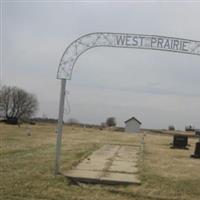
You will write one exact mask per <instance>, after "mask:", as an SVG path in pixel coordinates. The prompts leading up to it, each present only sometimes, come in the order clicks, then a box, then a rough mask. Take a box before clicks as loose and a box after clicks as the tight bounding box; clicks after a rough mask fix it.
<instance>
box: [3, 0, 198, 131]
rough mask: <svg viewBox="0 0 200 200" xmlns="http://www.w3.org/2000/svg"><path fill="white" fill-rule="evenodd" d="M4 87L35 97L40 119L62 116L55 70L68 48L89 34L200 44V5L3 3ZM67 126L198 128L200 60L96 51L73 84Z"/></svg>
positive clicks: (133, 51)
mask: <svg viewBox="0 0 200 200" xmlns="http://www.w3.org/2000/svg"><path fill="white" fill-rule="evenodd" d="M2 9H3V20H2V21H3V24H2V25H3V26H2V27H3V29H2V31H3V41H2V42H1V44H3V65H2V68H3V69H2V83H3V84H6V85H15V86H18V87H21V88H24V89H25V90H27V91H29V92H31V93H34V94H36V95H37V97H38V100H39V103H40V109H39V111H38V113H37V116H43V115H46V116H48V117H54V118H57V115H58V102H59V91H60V81H59V80H57V79H56V72H57V68H58V64H59V61H60V58H61V56H62V53H63V52H64V50H65V49H66V47H67V46H68V45H69V44H70V43H71V42H72V41H74V40H75V39H77V38H78V37H80V36H81V35H84V34H87V33H91V32H117V33H118V32H122V33H139V34H155V35H163V36H171V37H179V38H186V39H193V40H200V26H199V19H200V12H199V11H200V1H199V2H193V3H192V2H191V1H190V3H189V2H188V3H187V2H185V3H184V2H181V1H177V2H176V3H170V2H169V1H168V2H165V3H159V2H157V3H155V2H154V3H152V2H149V3H148V2H147V1H145V2H141V3H137V2H130V1H129V2H122V1H121V2H116V1H115V2H114V1H113V2H112V1H110V2H106V1H104V2H103V1H101V2H100V1H99V2H94V1H93V2H83V1H82V2H80V1H79V2H75V3H74V2H67V1H65V2H64V1H60V2H56V1H55V2H54V3H53V2H45V1H42V2H39V1H32V2H31V1H24V2H23V1H17V0H15V1H9V0H7V1H3V7H2ZM67 84H68V85H67V87H68V91H69V101H70V107H71V112H70V114H69V115H65V120H67V119H69V118H76V119H78V120H79V121H80V122H86V123H96V124H100V123H101V122H103V121H105V120H106V118H107V117H110V116H114V117H116V119H117V122H118V125H120V126H123V125H124V121H125V120H127V119H128V118H129V117H132V116H135V117H136V118H138V119H139V120H140V121H141V122H142V127H144V128H167V127H168V125H169V124H173V125H175V127H176V128H178V129H183V128H184V127H185V125H188V124H193V125H195V126H196V127H198V128H200V120H199V119H200V89H199V85H200V57H199V56H193V55H186V54H178V53H171V52H160V51H151V50H138V49H120V48H106V47H104V48H103V47H101V48H94V49H91V50H89V51H87V52H86V53H85V54H83V55H82V56H81V57H80V58H79V60H78V61H77V63H76V65H75V68H74V71H73V76H72V80H71V81H69V82H68V83H67Z"/></svg>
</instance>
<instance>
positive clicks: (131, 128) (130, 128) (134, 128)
mask: <svg viewBox="0 0 200 200" xmlns="http://www.w3.org/2000/svg"><path fill="white" fill-rule="evenodd" d="M124 123H125V132H127V133H138V132H140V126H141V124H142V123H141V122H140V121H139V120H138V119H136V118H135V117H131V118H130V119H128V120H126V121H125V122H124Z"/></svg>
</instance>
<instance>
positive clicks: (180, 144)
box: [171, 135, 188, 149]
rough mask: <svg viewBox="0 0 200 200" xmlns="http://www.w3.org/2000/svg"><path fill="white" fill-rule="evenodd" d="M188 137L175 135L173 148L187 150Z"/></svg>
mask: <svg viewBox="0 0 200 200" xmlns="http://www.w3.org/2000/svg"><path fill="white" fill-rule="evenodd" d="M187 146H188V136H186V135H174V139H173V146H172V147H171V148H178V149H187Z"/></svg>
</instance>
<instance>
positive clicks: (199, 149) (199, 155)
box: [191, 142, 200, 158]
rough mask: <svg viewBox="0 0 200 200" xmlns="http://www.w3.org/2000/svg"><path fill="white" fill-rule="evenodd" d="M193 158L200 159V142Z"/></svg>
mask: <svg viewBox="0 0 200 200" xmlns="http://www.w3.org/2000/svg"><path fill="white" fill-rule="evenodd" d="M191 157H192V158H200V142H197V143H196V148H195V151H194V155H191Z"/></svg>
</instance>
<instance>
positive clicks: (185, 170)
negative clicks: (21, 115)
mask: <svg viewBox="0 0 200 200" xmlns="http://www.w3.org/2000/svg"><path fill="white" fill-rule="evenodd" d="M29 128H30V129H31V136H28V135H27V125H23V126H21V127H20V128H18V127H16V126H9V125H4V124H0V136H1V144H0V148H1V160H0V161H1V177H0V190H1V193H0V195H1V197H0V199H2V200H36V199H38V200H65V199H69V200H78V199H80V200H97V199H106V200H131V199H138V200H174V199H177V200H182V199H185V200H199V199H200V171H199V169H200V160H198V159H191V158H190V155H191V154H192V153H193V152H194V145H195V142H196V141H197V139H194V138H191V139H189V143H190V144H191V146H190V149H189V150H175V149H170V148H169V143H170V142H172V136H167V135H165V136H162V135H156V134H146V136H145V146H144V152H143V154H141V159H140V163H139V169H140V178H141V180H142V184H141V185H140V186H134V185H133V186H105V185H85V184H81V185H74V184H72V183H71V182H70V181H69V180H67V179H66V178H65V177H64V176H56V177H55V176H54V175H53V169H54V158H55V125H51V124H43V125H42V124H41V125H32V126H30V125H29ZM140 141H141V136H139V135H133V134H125V133H119V132H111V131H100V130H95V129H83V128H75V127H64V134H63V141H62V143H63V145H62V163H61V171H62V172H65V171H67V170H68V169H70V168H71V167H72V166H73V165H75V164H77V163H78V162H79V161H80V160H81V159H83V158H84V157H85V156H87V155H88V154H90V153H91V152H92V151H93V150H95V149H97V148H98V147H100V146H101V145H103V144H105V143H117V144H119V143H120V144H140Z"/></svg>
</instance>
